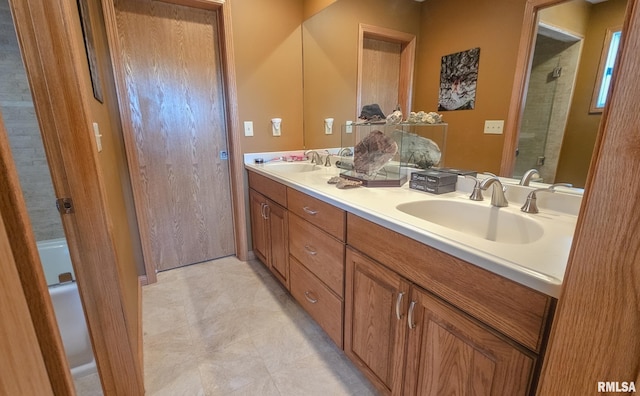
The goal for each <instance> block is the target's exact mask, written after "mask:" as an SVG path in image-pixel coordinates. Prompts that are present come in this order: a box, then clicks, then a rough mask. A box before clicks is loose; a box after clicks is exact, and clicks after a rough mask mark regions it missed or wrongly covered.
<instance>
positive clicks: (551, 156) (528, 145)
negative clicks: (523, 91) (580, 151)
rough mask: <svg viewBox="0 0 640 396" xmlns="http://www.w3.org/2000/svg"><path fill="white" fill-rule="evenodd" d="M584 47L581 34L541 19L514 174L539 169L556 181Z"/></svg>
mask: <svg viewBox="0 0 640 396" xmlns="http://www.w3.org/2000/svg"><path fill="white" fill-rule="evenodd" d="M581 49H582V38H580V37H578V36H576V35H573V34H571V33H568V32H566V31H562V30H560V29H558V28H555V27H553V26H551V25H546V24H543V23H540V24H539V25H538V33H537V36H536V42H535V47H534V52H533V60H532V64H531V74H530V77H529V89H528V91H527V97H526V100H525V107H524V111H523V116H522V122H521V126H520V137H519V140H518V155H517V157H516V163H515V169H514V176H515V177H521V176H522V175H523V174H524V173H525V172H526V171H527V170H528V169H533V168H535V169H538V171H539V172H540V175H541V177H542V180H541V181H544V182H545V183H554V182H555V175H556V170H557V167H558V160H559V157H560V149H561V147H562V140H563V136H564V131H565V127H566V124H567V117H568V114H569V110H570V106H571V99H572V96H573V89H574V86H575V79H576V74H577V69H578V64H579V60H580V52H581Z"/></svg>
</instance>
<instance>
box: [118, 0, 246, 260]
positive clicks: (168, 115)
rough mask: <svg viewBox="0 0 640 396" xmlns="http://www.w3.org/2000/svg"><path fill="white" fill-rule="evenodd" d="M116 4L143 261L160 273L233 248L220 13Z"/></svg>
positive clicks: (126, 1)
mask: <svg viewBox="0 0 640 396" xmlns="http://www.w3.org/2000/svg"><path fill="white" fill-rule="evenodd" d="M115 8H116V19H117V23H118V36H119V44H120V45H119V47H120V51H121V55H122V60H123V62H124V64H123V65H120V67H123V68H124V70H125V80H126V90H127V96H128V97H127V98H126V100H127V101H128V103H129V107H130V113H131V115H132V117H131V120H132V124H133V125H132V128H125V130H130V131H132V133H131V134H129V133H125V142H126V145H127V154H128V157H129V171H130V173H131V178H132V182H133V189H134V196H135V201H136V213H137V215H138V220H139V222H140V233H141V236H142V240H143V242H142V243H143V249H144V255H145V260H148V261H151V265H152V267H154V268H156V269H157V270H159V271H161V270H166V269H171V268H174V267H179V266H183V265H187V264H192V263H197V262H201V261H206V260H210V259H214V258H218V257H222V256H227V255H230V254H233V253H234V252H235V246H234V235H233V215H232V206H231V195H230V184H229V166H228V161H227V159H226V157H225V156H224V155H221V152H223V151H224V152H226V150H227V143H226V122H225V104H224V91H223V83H222V68H221V62H220V54H219V52H220V51H219V47H220V45H219V38H218V22H217V21H218V18H217V12H218V11H212V10H203V9H195V8H190V7H184V6H179V5H173V4H168V3H163V2H157V1H151V0H141V1H132V0H118V1H116V2H115Z"/></svg>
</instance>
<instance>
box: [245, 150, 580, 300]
mask: <svg viewBox="0 0 640 396" xmlns="http://www.w3.org/2000/svg"><path fill="white" fill-rule="evenodd" d="M285 154H286V153H285ZM282 155H283V153H262V154H255V155H254V154H247V155H245V167H246V168H247V169H251V170H253V171H255V172H257V173H259V174H261V175H263V176H266V177H268V178H270V179H273V180H275V181H278V182H280V183H282V184H284V185H286V186H288V187H291V188H294V189H296V190H298V191H301V192H304V193H306V194H308V195H311V196H313V197H315V198H318V199H320V200H323V201H325V202H328V203H330V204H332V205H335V206H337V207H339V208H341V209H344V210H346V211H348V212H351V213H353V214H355V215H358V216H360V217H363V218H365V219H367V220H369V221H372V222H374V223H376V224H379V225H381V226H383V227H386V228H389V229H391V230H394V231H396V232H399V233H401V234H403V235H406V236H407V237H409V238H412V239H415V240H417V241H420V242H422V243H424V244H427V245H429V246H431V247H434V248H436V249H438V250H441V251H443V252H446V253H448V254H451V255H452V256H455V257H457V258H460V259H462V260H465V261H467V262H469V263H471V264H474V265H477V266H478V267H481V268H484V269H486V270H488V271H491V272H493V273H495V274H498V275H501V276H503V277H505V278H508V279H511V280H513V281H515V282H518V283H520V284H523V285H525V286H528V287H530V288H532V289H534V290H538V291H540V292H542V293H544V294H547V295H549V296H552V297H555V298H558V296H559V295H560V289H561V286H562V279H563V277H564V272H565V268H566V265H567V260H568V257H569V251H570V248H571V243H572V240H573V233H574V229H575V225H576V220H577V216H576V215H575V214H574V213H566V212H561V211H554V210H550V209H543V208H542V206H540V213H537V214H526V213H522V212H521V211H520V206H521V205H522V204H523V202H524V201H523V202H520V201H514V202H510V204H509V206H508V207H505V208H495V209H496V210H500V211H509V212H512V213H515V214H517V215H519V216H526V217H529V218H530V219H531V220H532V221H534V222H536V223H538V224H539V225H540V226H542V227H543V229H544V234H543V236H542V237H541V238H540V239H538V240H536V241H534V242H531V243H526V244H510V243H499V242H493V241H490V240H486V239H484V238H480V237H475V236H471V235H468V234H465V233H463V232H459V231H456V230H453V229H451V228H447V227H444V226H440V225H438V224H435V223H431V222H429V221H426V220H422V219H420V218H417V217H414V216H411V215H409V214H406V213H404V212H402V211H400V210H398V209H396V206H397V205H399V204H402V203H407V202H413V201H421V200H430V199H438V200H442V199H447V200H464V201H465V202H467V203H470V204H474V205H486V206H489V205H490V200H491V191H490V190H491V189H489V190H488V191H486V192H485V200H484V201H482V202H474V201H470V200H469V191H470V188H471V187H472V185H473V182H472V181H471V180H468V179H463V178H459V180H458V183H457V185H458V187H457V190H456V191H455V192H451V193H446V194H440V195H434V194H429V193H425V192H420V191H416V190H413V189H410V188H409V183H408V182H407V183H405V184H404V185H403V186H402V187H372V188H367V187H358V188H353V189H345V190H341V189H338V188H336V187H335V185H332V184H328V183H327V181H328V180H329V179H330V178H331V177H332V176H337V175H339V173H340V169H338V168H336V167H329V168H325V167H322V168H321V169H318V170H314V171H312V172H298V173H284V172H278V171H273V170H271V169H272V168H275V167H272V168H271V169H270V167H269V163H268V162H267V163H266V164H260V165H256V164H254V163H253V160H254V158H256V157H262V158H264V160H265V161H268V160H269V159H270V158H277V157H279V156H282ZM558 194H560V193H556V194H540V197H539V198H541V197H542V196H543V195H548V196H551V195H558ZM568 195H570V194H567V196H568ZM525 196H526V195H525ZM574 197H575V195H574ZM569 198H570V199H571V197H569ZM577 199H578V200H577V201H575V199H574V200H573V201H571V202H572V204H573V203H574V202H577V206H578V207H579V204H580V199H581V198H580V197H578V198H577ZM539 204H540V200H539ZM574 212H575V213H577V207H576V208H575V211H574Z"/></svg>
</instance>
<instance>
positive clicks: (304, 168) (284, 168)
mask: <svg viewBox="0 0 640 396" xmlns="http://www.w3.org/2000/svg"><path fill="white" fill-rule="evenodd" d="M265 169H269V170H272V171H274V172H281V173H301V172H312V171H315V170H319V169H322V166H320V165H316V164H312V163H310V162H273V163H269V164H266V165H265Z"/></svg>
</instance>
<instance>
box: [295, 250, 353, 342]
mask: <svg viewBox="0 0 640 396" xmlns="http://www.w3.org/2000/svg"><path fill="white" fill-rule="evenodd" d="M290 269H291V295H293V297H294V298H295V299H296V300H297V301H298V302H299V303H300V305H302V307H303V308H304V309H305V310H306V311H307V312H308V313H309V315H311V317H312V318H313V319H315V321H316V322H318V324H319V325H320V327H322V328H323V329H324V331H326V332H327V334H328V335H329V337H330V338H331V339H332V340H333V342H335V343H336V345H337V346H339V347H340V349H342V313H343V305H342V300H340V299H339V298H337V297H336V296H334V295H333V293H331V291H330V290H329V288H327V287H326V286H325V285H323V284H322V282H320V280H318V278H316V277H315V276H313V274H312V273H311V272H309V271H308V270H307V269H306V268H305V267H304V266H303V265H302V264H300V262H298V261H297V260H296V259H294V258H292V259H291V268H290ZM314 301H315V302H314Z"/></svg>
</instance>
